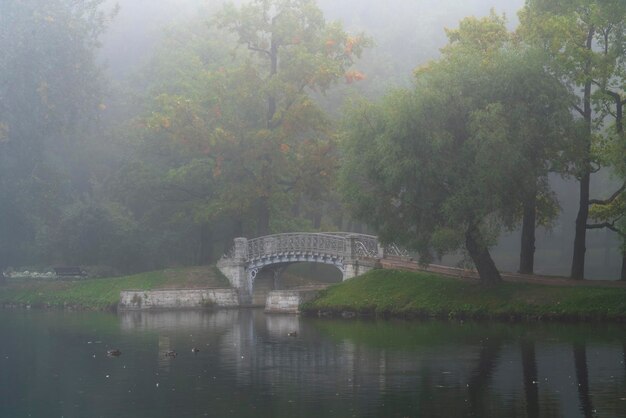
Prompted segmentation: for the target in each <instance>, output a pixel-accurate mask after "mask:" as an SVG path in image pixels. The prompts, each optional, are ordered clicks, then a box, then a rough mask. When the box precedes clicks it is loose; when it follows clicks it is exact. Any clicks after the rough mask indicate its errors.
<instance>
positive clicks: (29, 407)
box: [0, 310, 626, 417]
mask: <svg viewBox="0 0 626 418" xmlns="http://www.w3.org/2000/svg"><path fill="white" fill-rule="evenodd" d="M294 331H295V332H297V337H292V336H290V335H289V334H290V333H292V332H294ZM0 332H1V335H3V337H4V340H3V341H4V343H3V345H2V346H0V356H1V357H0V361H2V363H0V372H1V373H0V416H3V417H4V416H7V417H13V416H16V417H17V416H28V415H29V414H31V415H32V416H61V415H64V416H105V417H107V416H133V417H142V416H145V417H170V416H216V417H217V416H220V417H221V416H235V417H239V416H240V417H244V416H255V417H257V416H272V417H280V416H284V417H294V416H299V417H307V416H311V417H325V416H341V417H343V416H358V417H362V416H363V417H366V416H370V417H405V416H410V417H452V416H454V417H502V416H507V417H563V416H565V417H588V416H594V417H626V367H625V366H624V356H625V351H626V350H625V346H626V344H625V341H626V330H624V328H623V327H619V326H598V325H593V326H565V325H558V324H552V325H513V326H512V325H508V324H489V323H479V324H475V323H465V324H461V323H449V322H422V323H420V322H404V321H369V322H368V321H334V320H317V319H306V318H298V317H296V316H280V315H278V316H277V315H271V316H270V315H265V314H263V312H262V311H259V310H226V311H217V312H201V311H189V312H124V313H121V314H119V316H111V315H104V314H65V313H58V312H57V313H54V312H13V311H0ZM96 342H98V343H96ZM109 347H115V348H119V349H121V350H122V353H123V354H122V356H120V357H119V358H107V357H106V356H105V355H104V353H105V352H106V349H107V348H109ZM192 347H196V348H199V350H200V351H199V352H197V353H192V352H191V348H192ZM170 350H175V351H177V352H178V355H177V356H176V357H172V356H166V355H165V354H164V353H166V352H168V351H170ZM35 400H36V401H35ZM93 411H99V413H98V414H95V415H94V413H93Z"/></svg>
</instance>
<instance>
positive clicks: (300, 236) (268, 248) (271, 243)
mask: <svg viewBox="0 0 626 418" xmlns="http://www.w3.org/2000/svg"><path fill="white" fill-rule="evenodd" d="M247 247H248V248H247V259H248V260H255V259H259V258H263V257H267V256H271V255H275V254H295V253H314V254H324V255H329V256H335V257H342V256H344V255H345V252H346V244H345V238H344V237H343V236H339V235H334V234H324V233H289V234H276V235H268V236H265V237H259V238H254V239H251V240H248V246H247Z"/></svg>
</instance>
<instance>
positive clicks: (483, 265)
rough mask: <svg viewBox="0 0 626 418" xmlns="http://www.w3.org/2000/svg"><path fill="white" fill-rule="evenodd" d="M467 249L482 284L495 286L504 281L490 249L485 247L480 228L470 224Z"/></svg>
mask: <svg viewBox="0 0 626 418" xmlns="http://www.w3.org/2000/svg"><path fill="white" fill-rule="evenodd" d="M465 247H466V248H467V251H468V252H469V255H470V257H471V258H472V261H473V262H474V265H475V266H476V270H478V275H479V276H480V281H481V282H482V283H484V284H493V283H499V282H501V281H502V277H501V276H500V272H499V271H498V269H497V268H496V264H495V263H494V262H493V259H492V258H491V254H489V249H488V248H487V246H486V245H485V243H484V241H483V238H482V236H481V234H480V231H479V230H478V227H477V226H476V225H474V224H470V226H469V227H468V228H467V231H466V232H465Z"/></svg>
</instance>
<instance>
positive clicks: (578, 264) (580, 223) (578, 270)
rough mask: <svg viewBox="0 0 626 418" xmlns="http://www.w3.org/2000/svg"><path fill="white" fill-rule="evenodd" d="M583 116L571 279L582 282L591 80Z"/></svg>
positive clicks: (589, 38)
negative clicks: (582, 139) (583, 137)
mask: <svg viewBox="0 0 626 418" xmlns="http://www.w3.org/2000/svg"><path fill="white" fill-rule="evenodd" d="M594 33H595V29H594V28H593V27H591V28H589V32H588V34H587V42H586V48H587V50H588V51H591V47H592V45H593V35H594ZM591 70H592V63H591V59H588V60H587V62H586V65H585V74H586V75H587V76H589V77H590V75H591ZM582 116H583V119H584V121H585V141H586V143H585V149H584V150H582V151H583V152H584V155H583V158H582V161H581V164H582V173H581V175H580V198H579V201H578V215H577V216H576V235H575V237H574V254H573V256H572V270H571V278H572V279H577V280H582V279H584V277H585V251H586V248H585V241H586V239H587V219H588V218H589V184H590V179H591V161H590V158H591V122H592V120H591V119H592V118H591V116H592V108H591V78H589V80H587V81H586V82H585V86H584V90H583V109H582Z"/></svg>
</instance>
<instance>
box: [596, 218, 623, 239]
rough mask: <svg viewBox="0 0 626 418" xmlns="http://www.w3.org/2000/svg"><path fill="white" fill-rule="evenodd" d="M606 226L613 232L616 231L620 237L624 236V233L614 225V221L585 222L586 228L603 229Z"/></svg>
mask: <svg viewBox="0 0 626 418" xmlns="http://www.w3.org/2000/svg"><path fill="white" fill-rule="evenodd" d="M604 228H607V229H609V230H611V231H613V232H615V233H617V234H618V235H619V236H621V237H622V238H626V233H624V232H622V231H620V230H619V229H617V228H616V227H615V222H602V223H599V224H587V229H604Z"/></svg>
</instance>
